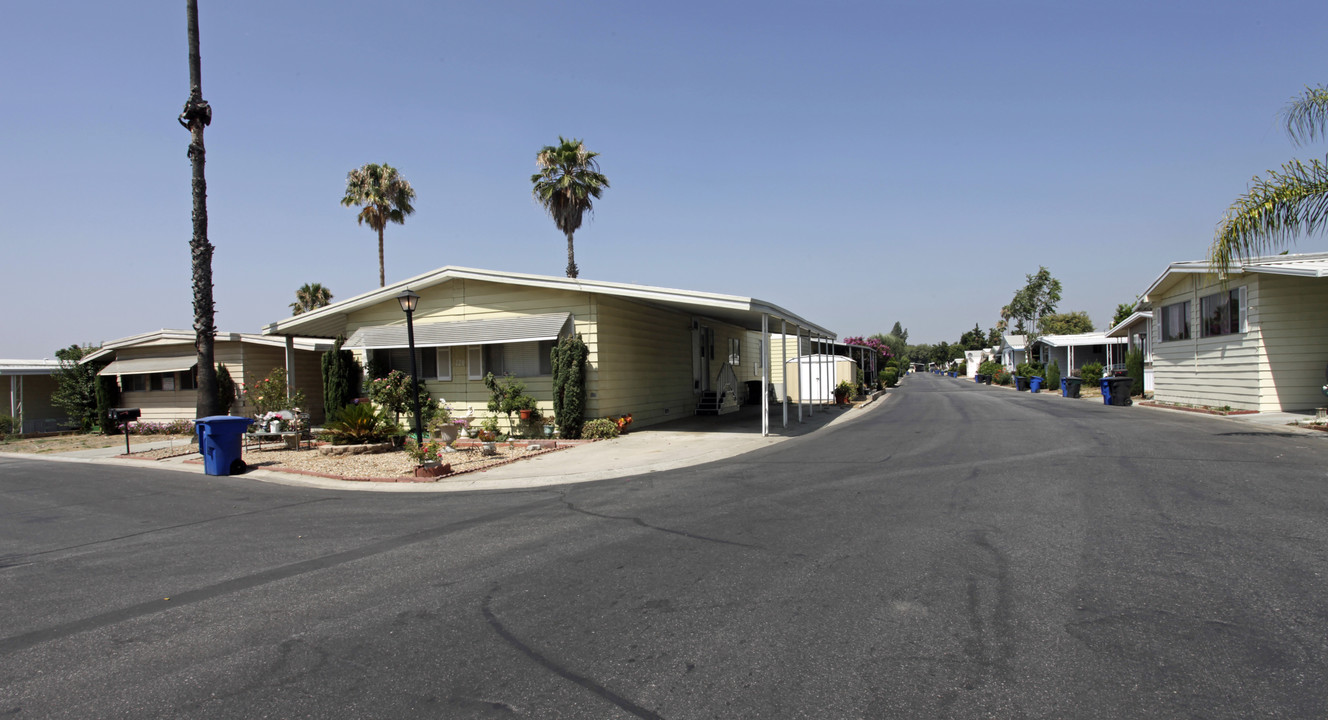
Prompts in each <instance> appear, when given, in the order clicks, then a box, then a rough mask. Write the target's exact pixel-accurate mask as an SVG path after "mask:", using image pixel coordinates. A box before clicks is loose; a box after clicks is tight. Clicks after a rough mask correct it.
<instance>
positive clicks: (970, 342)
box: [959, 323, 987, 350]
mask: <svg viewBox="0 0 1328 720" xmlns="http://www.w3.org/2000/svg"><path fill="white" fill-rule="evenodd" d="M986 340H987V333H985V332H982V328H981V327H979V326H978V324H977V323H973V329H972V330H969V331H968V332H966V333H964V334H963V335H960V336H959V344H960V345H961V346H962V347H963V349H964V350H981V349H982V346H983V344H984V343H985V342H986Z"/></svg>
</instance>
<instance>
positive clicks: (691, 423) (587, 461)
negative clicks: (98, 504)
mask: <svg viewBox="0 0 1328 720" xmlns="http://www.w3.org/2000/svg"><path fill="white" fill-rule="evenodd" d="M888 397H889V396H888V395H882V396H881V397H879V398H877V399H875V400H873V401H869V402H867V403H865V404H863V405H860V406H857V407H854V408H852V409H848V408H842V407H823V408H817V409H816V410H815V411H813V412H808V411H807V409H806V408H804V412H803V422H801V423H799V422H798V411H797V408H796V406H790V407H789V424H788V427H787V428H785V427H784V426H783V410H782V407H781V406H779V405H776V406H774V407H772V408H771V413H770V435H769V436H766V437H762V436H761V427H760V420H761V414H760V408H759V407H746V408H743V409H742V410H740V411H738V412H736V413H731V414H729V415H722V416H718V417H698V416H694V417H688V418H683V419H680V420H675V421H673V422H669V423H664V424H661V425H654V426H651V427H648V428H643V429H641V430H634V431H632V432H629V433H627V434H626V435H623V436H621V437H619V438H618V439H616V440H612V441H606V442H594V443H587V444H584V445H577V446H574V447H571V448H567V449H565V450H559V451H557V452H552V453H548V454H545V455H540V456H538V457H533V458H530V459H527V460H520V461H517V462H512V463H508V464H506V465H499V466H497V467H494V468H490V469H488V470H477V471H475V472H470V473H465V474H462V475H458V476H456V477H455V478H451V479H443V480H440V481H439V482H436V483H375V482H352V481H347V480H334V479H331V478H320V477H313V476H308V475H298V474H294V473H283V472H279V471H275V470H262V469H255V470H250V471H249V472H247V473H245V474H244V475H240V476H237V477H240V478H244V479H251V480H260V481H263V482H271V483H277V484H281V485H292V486H299V487H314V488H322V489H333V490H359V491H365V492H458V491H464V490H514V489H527V488H537V487H545V486H549V485H564V484H570V483H580V482H591V481H594V480H610V479H613V478H620V477H627V476H631V475H641V474H646V473H652V472H660V471H663V470H674V469H677V468H683V467H691V466H694V465H701V464H704V463H709V462H714V461H716V460H724V459H726V458H730V457H735V456H737V455H742V454H744V453H748V452H751V451H753V450H758V449H760V448H763V447H769V446H771V445H774V444H776V443H779V442H783V441H784V440H787V439H789V438H793V437H798V436H801V435H807V434H810V433H813V432H816V431H818V430H821V429H823V428H826V427H830V426H833V425H839V424H841V423H845V422H852V421H853V420H856V419H858V418H861V417H865V416H866V414H867V413H869V412H871V411H872V410H874V409H876V408H877V407H880V406H881V405H883V404H884V403H885V402H886V401H887V400H888ZM175 444H176V445H178V444H179V441H178V440H177V441H175ZM169 445H170V443H167V442H161V443H134V444H133V445H132V448H133V449H134V450H136V451H137V450H148V449H154V447H167V446H169ZM123 452H124V447H123V446H116V447H111V448H103V449H98V450H79V451H77V452H71V453H63V454H59V455H31V454H18V453H0V456H3V457H13V458H40V459H46V460H52V461H57V462H93V463H111V464H116V465H131V466H137V467H153V468H168V469H171V470H179V471H182V472H192V473H197V474H200V475H201V474H203V466H202V465H200V464H196V463H186V462H185V459H186V457H177V458H168V459H166V460H133V459H125V458H120V457H118V456H120V455H121V454H122V453H123Z"/></svg>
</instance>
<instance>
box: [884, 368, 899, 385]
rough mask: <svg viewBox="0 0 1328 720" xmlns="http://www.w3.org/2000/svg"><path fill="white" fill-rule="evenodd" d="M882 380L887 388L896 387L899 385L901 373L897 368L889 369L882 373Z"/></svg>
mask: <svg viewBox="0 0 1328 720" xmlns="http://www.w3.org/2000/svg"><path fill="white" fill-rule="evenodd" d="M881 380H882V382H884V383H885V386H886V387H895V386H896V385H898V384H899V371H898V370H896V369H895V368H892V367H888V368H886V369H884V370H882V371H881Z"/></svg>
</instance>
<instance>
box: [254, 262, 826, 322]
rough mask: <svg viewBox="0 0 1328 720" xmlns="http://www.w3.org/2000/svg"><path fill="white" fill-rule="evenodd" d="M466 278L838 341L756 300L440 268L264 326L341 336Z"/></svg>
mask: <svg viewBox="0 0 1328 720" xmlns="http://www.w3.org/2000/svg"><path fill="white" fill-rule="evenodd" d="M461 279H465V280H477V281H482V282H491V283H499V284H506V285H518V286H523V287H537V288H546V289H551V290H567V291H572V292H584V293H594V294H599V295H611V296H615V297H623V298H630V299H632V300H637V301H639V302H643V303H646V304H648V305H654V306H657V307H663V308H668V309H672V310H678V311H682V312H689V313H696V314H699V315H705V316H708V317H713V318H715V319H716V320H722V321H724V322H728V323H731V324H733V325H737V326H739V327H743V328H746V329H748V330H760V329H761V316H762V315H763V314H768V315H770V317H771V320H787V321H788V322H790V323H793V324H796V325H798V326H800V327H804V328H810V329H811V330H813V331H815V332H816V333H818V334H820V335H822V336H824V337H829V338H836V337H838V336H837V335H836V334H835V333H833V332H831V331H829V330H827V329H825V328H823V327H821V326H819V325H817V324H815V323H813V322H811V321H809V320H806V319H804V318H801V317H799V316H798V315H796V314H794V313H791V312H789V311H788V310H785V309H784V308H782V307H779V306H778V305H775V304H773V303H769V302H766V301H764V300H758V299H756V298H749V297H739V296H736V295H720V294H717V293H706V292H697V291H694V290H677V289H673V288H662V287H653V286H649V285H631V284H626V283H611V282H603V281H599V280H582V279H580V278H566V277H556V276H552V275H527V274H522V273H510V272H499V271H496V270H480V269H476V268H464V267H454V266H447V267H443V268H439V269H437V270H434V271H432V272H428V273H425V274H423V275H417V276H415V277H413V278H410V279H407V280H402V281H400V282H396V283H393V284H391V285H388V286H386V287H382V288H377V289H375V290H372V291H370V292H367V293H363V294H360V295H356V296H355V297H353V298H350V299H348V300H342V301H341V302H336V303H332V304H331V305H328V306H326V307H321V308H317V309H315V310H311V311H309V312H306V313H303V314H301V315H296V316H294V317H289V318H285V319H282V320H278V321H276V322H273V323H269V324H268V325H265V326H264V327H263V334H264V335H269V336H271V335H304V336H311V337H327V338H331V337H336V336H337V335H338V334H339V333H341V332H344V330H345V327H346V318H347V316H348V315H350V313H353V312H355V311H357V310H361V309H363V308H367V307H371V306H374V305H377V304H379V303H382V302H386V301H389V300H395V299H396V297H397V295H399V294H401V292H402V291H403V290H407V289H409V290H413V291H415V292H419V291H420V290H423V289H425V288H428V287H433V286H435V285H441V284H443V283H447V282H451V281H453V280H461Z"/></svg>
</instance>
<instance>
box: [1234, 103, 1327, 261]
mask: <svg viewBox="0 0 1328 720" xmlns="http://www.w3.org/2000/svg"><path fill="white" fill-rule="evenodd" d="M1282 120H1283V122H1284V123H1285V125H1286V132H1287V135H1288V136H1289V137H1290V138H1291V142H1292V143H1294V144H1296V145H1303V144H1304V143H1307V142H1311V141H1313V140H1316V139H1320V138H1328V86H1323V85H1320V86H1319V87H1307V88H1305V92H1303V93H1301V94H1300V95H1299V96H1297V97H1294V98H1292V99H1291V102H1290V103H1288V104H1287V106H1286V107H1285V108H1283V110H1282ZM1250 183H1251V185H1250V190H1249V192H1247V193H1245V194H1244V195H1242V196H1241V197H1239V198H1237V199H1236V202H1234V203H1232V205H1231V207H1230V208H1228V209H1227V212H1226V216H1225V217H1224V218H1223V219H1222V222H1221V224H1219V225H1218V228H1217V237H1216V238H1215V239H1214V240H1213V246H1212V248H1210V249H1209V253H1208V254H1209V259H1210V261H1211V262H1212V263H1213V265H1214V266H1215V267H1217V268H1218V269H1220V270H1223V271H1225V270H1227V269H1228V268H1230V267H1231V262H1232V261H1233V260H1235V259H1236V258H1243V257H1250V256H1254V255H1260V254H1263V253H1265V252H1267V251H1270V250H1274V249H1277V248H1282V247H1285V246H1286V245H1288V244H1289V243H1290V242H1292V241H1293V240H1294V239H1295V238H1296V237H1297V236H1298V235H1312V234H1314V233H1316V232H1320V231H1322V230H1324V229H1325V228H1328V165H1326V164H1325V163H1323V162H1320V161H1318V160H1310V161H1309V162H1308V163H1303V162H1301V161H1299V160H1292V161H1291V162H1289V163H1286V164H1285V165H1283V166H1282V169H1281V170H1280V171H1277V170H1269V171H1268V174H1267V176H1266V177H1262V178H1261V177H1258V176H1255V177H1254V179H1253V180H1251V181H1250Z"/></svg>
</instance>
